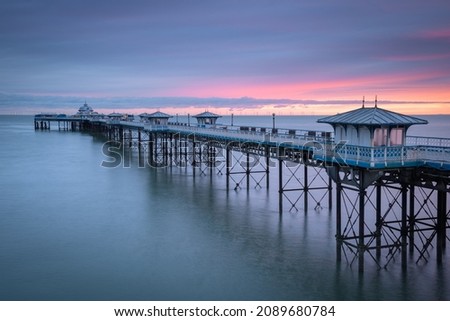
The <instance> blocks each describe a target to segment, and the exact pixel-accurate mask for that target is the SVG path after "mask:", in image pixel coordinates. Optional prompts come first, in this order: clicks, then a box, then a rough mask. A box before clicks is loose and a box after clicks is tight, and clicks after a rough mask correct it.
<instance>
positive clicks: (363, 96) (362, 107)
mask: <svg viewBox="0 0 450 321" xmlns="http://www.w3.org/2000/svg"><path fill="white" fill-rule="evenodd" d="M365 99H366V97H365V96H363V103H362V108H364V101H365Z"/></svg>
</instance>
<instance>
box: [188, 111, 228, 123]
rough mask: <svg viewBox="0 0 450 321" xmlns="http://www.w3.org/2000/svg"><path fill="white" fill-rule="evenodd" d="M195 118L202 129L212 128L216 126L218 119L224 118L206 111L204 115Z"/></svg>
mask: <svg viewBox="0 0 450 321" xmlns="http://www.w3.org/2000/svg"><path fill="white" fill-rule="evenodd" d="M194 117H195V118H197V124H198V126H200V127H210V126H215V125H216V121H217V118H220V117H222V116H220V115H217V114H214V113H211V112H209V111H205V112H203V113H200V114H198V115H195V116H194Z"/></svg>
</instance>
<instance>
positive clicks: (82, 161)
mask: <svg viewBox="0 0 450 321" xmlns="http://www.w3.org/2000/svg"><path fill="white" fill-rule="evenodd" d="M315 119H316V118H314V117H312V118H311V117H304V118H302V117H298V118H295V117H286V118H284V119H283V117H279V118H277V122H279V123H278V124H277V126H279V127H287V128H289V127H296V128H303V127H305V128H306V129H308V128H307V127H308V126H311V127H312V128H318V127H317V126H318V125H317V124H314V123H311V121H312V120H315ZM429 119H431V121H432V124H433V125H432V126H430V125H428V126H422V127H423V128H422V129H419V127H420V126H417V127H418V128H417V129H415V130H416V132H413V131H412V132H411V134H416V135H422V134H426V135H427V136H445V137H450V135H449V132H448V123H449V122H448V121H449V117H448V116H445V117H442V116H441V117H430V118H429ZM234 121H235V124H238V125H239V122H242V124H243V125H244V124H248V125H253V124H254V125H263V126H268V127H270V126H271V121H272V120H271V118H270V117H269V118H268V119H267V117H265V118H263V117H253V118H251V117H243V118H239V117H235V118H234ZM244 121H245V123H244ZM250 121H251V122H252V124H249V123H248V122H250ZM227 122H229V119H223V123H227ZM294 122H295V124H294ZM302 122H303V123H302ZM283 125H285V126H283ZM291 125H295V126H291ZM321 126H322V125H321ZM424 127H426V128H424ZM321 128H322V127H321ZM325 129H328V128H326V127H325ZM421 131H423V132H421ZM0 138H1V139H0V299H1V300H438V299H445V300H448V299H450V271H449V269H450V266H449V263H450V257H449V255H448V253H447V254H445V255H444V264H443V266H442V267H438V266H437V265H436V264H435V260H434V258H432V259H431V260H430V262H428V263H427V264H423V263H421V264H415V263H411V264H409V265H408V270H407V272H402V271H401V267H400V260H399V258H398V260H397V262H393V263H391V264H390V265H389V266H388V269H387V270H378V269H377V268H376V267H375V266H373V264H371V263H370V260H369V261H368V263H367V266H366V271H365V273H364V274H363V275H359V274H358V271H357V267H356V266H352V267H350V266H349V265H348V264H347V262H346V261H345V260H344V261H343V262H341V263H340V264H338V263H337V262H336V253H335V252H336V243H335V238H334V234H335V218H334V214H333V210H331V211H329V210H328V209H327V208H324V209H323V210H321V211H319V212H316V211H314V210H310V211H309V212H308V213H307V214H306V215H305V213H304V212H303V211H299V212H288V211H287V212H286V213H284V214H283V215H282V216H281V217H280V215H279V212H278V185H277V181H276V176H274V177H271V185H270V188H269V189H266V188H261V189H255V188H250V189H249V190H247V189H246V188H243V189H241V190H238V191H235V190H233V189H230V190H229V191H228V190H227V188H226V180H225V176H224V175H216V174H214V175H212V176H210V175H199V174H198V173H196V174H195V175H194V174H193V172H192V170H191V169H190V168H187V169H185V168H172V169H170V168H162V169H154V168H148V167H147V168H139V167H138V166H130V168H123V167H117V168H114V169H108V168H104V167H101V166H100V164H101V162H102V161H103V160H104V159H105V156H104V155H103V153H102V141H101V140H100V139H98V138H94V137H93V136H91V135H89V134H84V133H79V132H58V131H53V130H52V131H35V130H34V127H33V122H32V117H24V116H20V117H19V116H0ZM272 175H276V173H273V174H272Z"/></svg>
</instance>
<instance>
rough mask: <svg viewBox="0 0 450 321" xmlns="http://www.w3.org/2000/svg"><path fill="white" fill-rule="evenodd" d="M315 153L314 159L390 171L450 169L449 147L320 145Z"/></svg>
mask: <svg viewBox="0 0 450 321" xmlns="http://www.w3.org/2000/svg"><path fill="white" fill-rule="evenodd" d="M321 146H322V149H316V150H315V151H314V157H315V158H316V159H319V160H323V161H329V162H331V161H334V162H339V163H341V164H344V165H345V164H347V165H353V166H362V167H369V168H370V167H372V168H389V167H399V166H423V165H430V166H433V167H436V168H443V169H448V168H450V147H436V146H379V147H366V146H355V145H347V144H345V143H342V144H334V143H333V144H324V145H323V144H322V145H321Z"/></svg>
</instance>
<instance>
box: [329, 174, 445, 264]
mask: <svg viewBox="0 0 450 321" xmlns="http://www.w3.org/2000/svg"><path fill="white" fill-rule="evenodd" d="M328 172H329V174H330V176H331V177H332V178H333V180H334V181H335V182H336V240H337V259H338V260H341V259H342V256H343V255H344V256H345V258H346V259H347V261H348V262H349V263H350V264H351V265H352V264H353V263H355V262H358V263H357V264H358V270H359V271H363V270H364V265H365V258H364V256H365V254H368V255H367V256H368V257H370V258H372V259H373V262H375V264H376V265H377V266H378V267H379V268H386V267H387V266H388V264H389V263H390V262H391V261H393V260H395V259H397V258H400V260H401V264H402V267H403V268H404V269H406V267H407V261H408V253H409V256H410V257H413V256H414V255H418V256H417V258H416V262H417V263H419V262H420V261H422V260H424V261H427V260H428V259H429V257H430V256H431V255H432V253H431V251H430V249H431V248H433V247H435V248H436V250H435V256H436V260H437V262H438V264H439V263H442V260H443V259H442V256H443V253H444V249H445V245H446V241H447V239H448V237H447V234H446V230H447V228H449V220H450V215H449V214H450V212H449V205H448V199H447V193H448V192H449V180H448V177H445V176H439V175H437V174H434V175H431V176H428V178H429V179H431V180H433V181H427V182H426V175H419V176H417V175H413V174H414V171H413V170H406V169H405V170H402V171H398V170H394V171H375V170H366V169H357V168H350V167H346V168H340V167H330V168H328ZM417 185H419V186H417ZM433 244H434V245H433Z"/></svg>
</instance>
